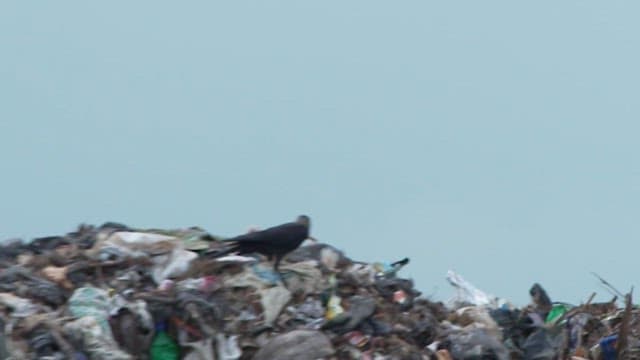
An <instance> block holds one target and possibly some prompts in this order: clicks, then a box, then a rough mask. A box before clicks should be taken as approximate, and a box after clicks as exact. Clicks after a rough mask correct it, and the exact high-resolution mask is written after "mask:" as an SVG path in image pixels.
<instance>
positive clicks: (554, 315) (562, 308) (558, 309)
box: [544, 304, 570, 324]
mask: <svg viewBox="0 0 640 360" xmlns="http://www.w3.org/2000/svg"><path fill="white" fill-rule="evenodd" d="M569 309H570V307H569V306H568V305H566V304H556V305H553V307H552V308H551V311H549V314H548V315H547V319H546V320H545V321H544V322H545V324H555V323H556V322H557V321H558V320H559V319H561V318H562V317H563V316H564V314H566V313H567V311H569Z"/></svg>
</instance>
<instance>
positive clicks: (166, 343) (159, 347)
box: [151, 322, 180, 360]
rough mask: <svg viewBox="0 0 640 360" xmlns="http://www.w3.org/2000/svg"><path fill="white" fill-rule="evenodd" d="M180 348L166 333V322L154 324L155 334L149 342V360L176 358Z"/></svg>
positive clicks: (178, 357)
mask: <svg viewBox="0 0 640 360" xmlns="http://www.w3.org/2000/svg"><path fill="white" fill-rule="evenodd" d="M178 359H180V348H179V347H178V344H176V342H175V341H174V340H173V339H172V338H171V337H170V336H169V335H168V334H167V324H166V323H164V322H162V323H158V324H156V336H155V337H154V338H153V342H151V360H178Z"/></svg>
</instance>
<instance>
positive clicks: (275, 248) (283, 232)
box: [207, 215, 315, 282]
mask: <svg viewBox="0 0 640 360" xmlns="http://www.w3.org/2000/svg"><path fill="white" fill-rule="evenodd" d="M310 228H311V219H309V217H308V216H306V215H300V216H298V218H297V220H296V221H294V222H289V223H286V224H282V225H278V226H274V227H270V228H268V229H265V230H261V231H254V232H250V233H248V234H244V235H240V236H236V237H234V238H231V239H227V240H225V242H228V243H230V244H231V245H230V246H229V247H228V248H226V249H222V250H213V251H211V252H208V253H207V254H210V255H213V256H214V257H216V258H217V257H221V256H224V255H227V254H231V253H238V254H240V255H243V254H251V253H259V254H262V255H266V256H267V257H268V258H269V260H271V259H272V258H273V257H275V262H274V264H273V269H274V271H275V272H277V273H279V271H278V266H279V265H280V261H281V260H282V258H283V257H284V256H285V255H287V254H288V253H290V252H291V251H293V250H295V249H297V248H298V247H299V246H300V244H302V242H303V241H305V240H306V239H312V240H315V239H313V238H312V237H311V236H309V229H310ZM283 282H284V280H283Z"/></svg>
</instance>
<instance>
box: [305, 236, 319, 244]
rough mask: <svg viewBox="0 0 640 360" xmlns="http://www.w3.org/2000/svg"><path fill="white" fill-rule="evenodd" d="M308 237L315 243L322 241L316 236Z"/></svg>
mask: <svg viewBox="0 0 640 360" xmlns="http://www.w3.org/2000/svg"><path fill="white" fill-rule="evenodd" d="M307 239H309V240H311V241H313V242H315V243H319V242H320V241H318V239H316V238H314V237H313V236H309V237H308V238H307Z"/></svg>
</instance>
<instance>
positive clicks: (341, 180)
mask: <svg viewBox="0 0 640 360" xmlns="http://www.w3.org/2000/svg"><path fill="white" fill-rule="evenodd" d="M639 11H640V2H637V1H535V2H532V1H530V2H523V1H400V2H397V1H396V2H390V1H255V2H254V1H225V2H216V1H190V2H182V3H177V2H165V1H133V2H132V1H108V2H87V1H68V2H67V1H55V2H53V1H49V2H37V4H36V3H34V2H27V1H3V2H1V3H0V55H1V56H0V166H1V169H2V172H1V177H2V183H1V184H2V185H1V186H0V237H1V238H9V237H26V238H30V237H34V236H43V235H50V234H60V233H66V232H67V231H69V230H72V229H73V228H74V227H75V226H76V225H77V224H78V223H80V222H89V223H94V224H99V223H102V222H104V221H107V220H112V221H120V222H123V223H126V224H129V225H131V226H139V227H150V226H153V227H185V226H191V225H199V226H202V227H204V228H206V229H207V230H209V231H210V232H212V233H214V234H218V235H223V236H231V235H235V234H238V233H240V232H244V231H245V230H246V229H247V227H248V226H250V225H256V226H261V227H266V226H270V225H274V224H278V223H281V222H285V221H289V220H291V219H293V218H294V217H295V216H296V215H298V214H299V213H306V214H309V215H310V216H311V217H312V220H313V221H314V224H313V225H314V227H313V233H315V235H316V237H318V238H319V239H321V240H322V241H324V242H328V243H330V244H332V245H335V246H336V247H338V248H340V249H343V250H345V251H346V252H347V254H349V255H351V256H352V257H354V258H356V259H361V260H365V261H377V260H382V261H393V260H398V259H400V258H402V257H404V256H409V257H410V258H411V260H412V263H411V264H410V265H409V266H408V267H407V269H406V270H405V271H403V274H404V275H406V276H410V277H413V278H414V279H415V280H416V282H417V286H418V288H419V289H420V290H422V291H423V292H424V293H425V294H428V295H433V296H434V297H435V298H438V299H442V300H445V299H447V298H448V297H449V296H450V294H451V291H450V287H449V285H448V284H447V283H446V281H445V280H444V279H445V275H446V271H447V270H448V269H454V270H456V271H457V272H459V273H460V274H462V275H463V276H464V277H465V278H467V280H469V281H471V282H472V283H474V284H475V285H477V286H478V287H480V288H482V289H484V290H486V291H488V292H491V293H493V294H496V295H500V296H503V297H506V298H507V299H510V300H512V301H514V302H516V303H520V304H523V303H526V302H527V301H528V300H529V296H528V289H529V287H530V286H531V285H532V284H533V282H540V283H541V284H542V285H543V286H544V287H545V288H546V290H547V291H548V292H549V294H550V296H551V297H552V299H553V300H563V301H570V302H579V301H581V300H585V299H586V298H587V297H588V296H589V295H590V293H591V292H592V291H597V292H598V294H599V295H598V298H597V299H598V300H608V299H609V298H610V295H609V294H608V293H607V292H606V291H605V290H604V289H603V288H602V287H601V286H600V285H599V283H598V282H597V281H596V280H595V279H594V277H593V276H592V275H590V271H596V272H598V273H600V274H601V275H602V276H603V277H605V278H606V279H607V280H609V281H610V282H612V283H613V284H614V285H616V286H618V287H620V288H621V289H623V290H626V289H628V288H629V287H630V286H631V285H633V284H635V285H640V283H639V282H638V281H637V280H638V279H637V277H636V276H637V271H636V269H635V266H636V265H637V262H638V260H637V259H638V258H639V255H638V254H639V252H640V245H639V244H640V243H639V242H638V237H639V235H640V221H639V215H640V165H639V163H638V155H639V150H640V145H638V140H637V138H638V135H639V132H640V125H639V124H640V123H639V115H640V107H639V106H640V105H639V95H640V93H639V84H640V70H639V69H640V66H639V65H638V64H640V47H639V46H638V35H639V34H640V22H638V13H639Z"/></svg>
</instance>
